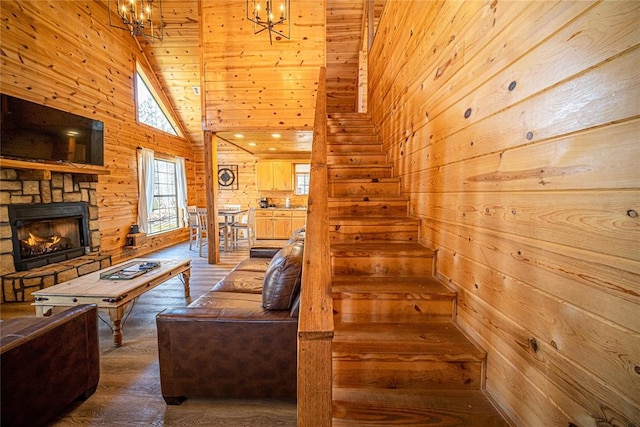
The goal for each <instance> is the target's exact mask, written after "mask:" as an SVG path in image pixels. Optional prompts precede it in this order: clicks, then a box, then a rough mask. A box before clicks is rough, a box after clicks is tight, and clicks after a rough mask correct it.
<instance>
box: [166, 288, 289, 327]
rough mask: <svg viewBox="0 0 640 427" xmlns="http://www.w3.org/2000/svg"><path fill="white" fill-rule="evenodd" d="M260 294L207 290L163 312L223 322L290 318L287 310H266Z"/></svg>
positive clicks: (272, 320)
mask: <svg viewBox="0 0 640 427" xmlns="http://www.w3.org/2000/svg"><path fill="white" fill-rule="evenodd" d="M261 303H262V296H261V295H256V294H246V293H245V294H242V293H238V292H207V293H206V294H204V295H202V296H201V297H199V298H198V299H196V300H195V301H194V302H192V303H191V304H189V306H188V307H184V308H172V309H170V310H168V311H167V310H165V311H164V312H163V313H164V314H166V313H169V312H172V313H174V312H176V313H177V312H181V313H182V312H184V313H190V315H189V316H188V317H190V318H191V321H197V318H198V317H200V316H204V317H207V318H210V319H214V318H215V319H219V320H220V321H225V322H238V321H243V322H264V323H268V322H281V321H284V320H291V316H290V314H289V313H288V312H284V311H273V310H266V309H265V308H263V307H262V304H261Z"/></svg>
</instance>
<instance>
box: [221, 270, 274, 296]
mask: <svg viewBox="0 0 640 427" xmlns="http://www.w3.org/2000/svg"><path fill="white" fill-rule="evenodd" d="M263 277H264V273H261V272H258V271H231V272H230V273H229V274H227V275H226V276H225V277H223V278H222V279H220V280H219V281H218V283H216V284H215V285H214V286H213V288H211V291H212V292H239V293H249V294H261V293H262V279H263Z"/></svg>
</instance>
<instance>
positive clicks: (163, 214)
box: [149, 159, 180, 234]
mask: <svg viewBox="0 0 640 427" xmlns="http://www.w3.org/2000/svg"><path fill="white" fill-rule="evenodd" d="M154 164H155V172H154V184H153V187H154V188H153V210H152V211H151V212H149V234H153V233H159V232H161V231H167V230H174V229H176V228H178V224H179V220H180V218H179V214H178V212H179V210H178V196H177V186H176V182H177V180H176V164H175V163H173V162H169V161H166V160H158V159H154Z"/></svg>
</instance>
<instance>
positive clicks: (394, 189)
mask: <svg viewBox="0 0 640 427" xmlns="http://www.w3.org/2000/svg"><path fill="white" fill-rule="evenodd" d="M366 195H400V179H399V178H380V179H376V178H372V179H358V178H356V179H341V180H336V181H329V197H342V196H347V197H352V196H366Z"/></svg>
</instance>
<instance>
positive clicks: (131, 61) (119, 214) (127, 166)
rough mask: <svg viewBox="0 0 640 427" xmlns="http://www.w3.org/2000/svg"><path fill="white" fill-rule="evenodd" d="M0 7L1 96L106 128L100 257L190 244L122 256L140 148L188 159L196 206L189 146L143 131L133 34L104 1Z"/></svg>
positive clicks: (164, 237) (162, 242) (161, 239)
mask: <svg viewBox="0 0 640 427" xmlns="http://www.w3.org/2000/svg"><path fill="white" fill-rule="evenodd" d="M0 4H1V11H2V22H3V26H2V29H1V39H2V64H1V68H0V72H1V74H2V79H1V80H2V82H1V86H0V87H1V90H2V92H3V93H7V94H10V95H13V96H17V97H21V98H24V99H27V100H30V101H33V102H38V103H42V104H46V105H49V106H51V107H54V108H58V109H61V110H65V111H70V112H72V113H76V114H79V115H83V116H87V117H91V118H95V119H98V120H102V121H103V122H104V127H105V166H106V167H107V168H108V170H109V172H110V175H106V176H105V175H102V176H100V177H99V181H98V199H99V200H98V203H99V214H100V232H101V238H102V252H104V253H108V254H111V255H113V257H114V260H116V261H117V260H119V259H121V258H123V257H131V256H136V255H141V254H142V253H145V252H149V251H150V250H152V249H157V248H158V247H162V246H166V245H169V244H171V243H175V242H176V241H179V240H186V238H187V237H186V236H187V233H186V231H185V230H179V231H176V232H169V233H163V234H161V235H159V236H157V237H155V238H151V239H149V240H148V244H147V246H146V247H145V248H143V249H140V250H137V251H126V250H124V249H123V246H124V245H125V241H126V235H127V233H128V231H129V227H130V226H131V224H134V223H136V222H137V221H136V216H137V194H138V187H137V182H138V177H137V164H136V147H137V146H141V147H146V148H151V149H153V150H155V151H156V152H158V153H161V154H164V155H168V156H183V157H185V158H186V159H187V162H186V163H187V177H188V191H189V200H190V202H194V203H195V200H196V187H195V185H196V169H195V168H196V166H197V164H196V162H195V161H194V160H195V155H194V151H193V148H192V146H191V143H190V142H189V141H188V140H186V139H184V138H179V137H174V136H171V135H168V134H164V133H162V132H157V131H155V130H154V129H152V128H149V127H147V126H144V125H139V124H137V122H136V113H135V102H134V72H135V60H136V58H138V57H139V56H138V55H140V50H139V49H138V48H137V47H136V45H135V43H134V40H133V38H132V37H131V36H130V35H129V34H128V32H126V31H120V30H117V29H112V28H110V27H109V23H108V19H107V15H106V2H105V3H102V2H96V1H76V2H59V1H28V2H24V1H10V0H3V1H2V2H1V3H0ZM143 63H144V62H143ZM147 72H148V74H152V73H151V70H147Z"/></svg>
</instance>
